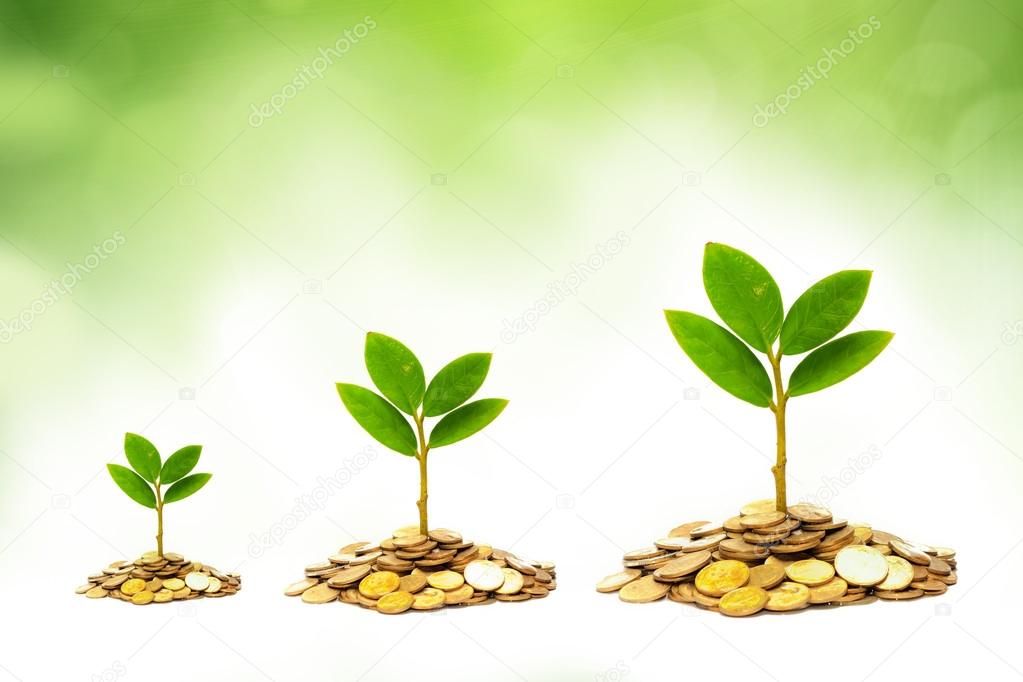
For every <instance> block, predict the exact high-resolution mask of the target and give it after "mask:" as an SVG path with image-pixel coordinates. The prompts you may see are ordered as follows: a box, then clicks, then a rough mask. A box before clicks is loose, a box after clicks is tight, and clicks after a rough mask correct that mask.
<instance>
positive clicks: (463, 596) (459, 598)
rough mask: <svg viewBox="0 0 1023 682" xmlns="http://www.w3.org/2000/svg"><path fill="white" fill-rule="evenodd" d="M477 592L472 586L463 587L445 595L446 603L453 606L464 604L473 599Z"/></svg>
mask: <svg viewBox="0 0 1023 682" xmlns="http://www.w3.org/2000/svg"><path fill="white" fill-rule="evenodd" d="M474 591H475V590H473V589H472V585H462V586H461V587H458V588H456V589H454V590H451V591H450V592H445V593H444V603H445V604H447V605H449V606H453V605H455V604H462V603H464V602H466V601H468V600H469V598H470V597H472V594H473V592H474Z"/></svg>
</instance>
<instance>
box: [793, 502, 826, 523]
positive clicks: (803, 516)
mask: <svg viewBox="0 0 1023 682" xmlns="http://www.w3.org/2000/svg"><path fill="white" fill-rule="evenodd" d="M789 516H791V517H792V518H794V519H798V520H800V521H802V522H803V523H810V524H814V523H828V522H829V521H831V512H830V511H828V510H827V509H825V508H824V507H818V506H817V505H815V504H794V505H792V506H791V507H789Z"/></svg>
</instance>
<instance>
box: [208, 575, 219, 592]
mask: <svg viewBox="0 0 1023 682" xmlns="http://www.w3.org/2000/svg"><path fill="white" fill-rule="evenodd" d="M221 587H223V583H221V582H220V578H214V577H210V580H209V584H208V585H207V586H206V590H205V592H206V594H216V593H217V592H220V588H221Z"/></svg>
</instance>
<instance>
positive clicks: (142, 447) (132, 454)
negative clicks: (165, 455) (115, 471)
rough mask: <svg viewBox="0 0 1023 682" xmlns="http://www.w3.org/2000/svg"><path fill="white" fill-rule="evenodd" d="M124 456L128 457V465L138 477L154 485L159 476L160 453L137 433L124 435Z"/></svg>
mask: <svg viewBox="0 0 1023 682" xmlns="http://www.w3.org/2000/svg"><path fill="white" fill-rule="evenodd" d="M124 454H125V455H126V456H127V457H128V464H130V465H131V468H132V469H134V470H135V471H136V472H138V474H139V476H141V477H142V478H144V479H146V480H147V481H149V482H150V483H156V479H157V478H159V476H160V453H159V452H158V451H157V450H156V446H155V445H153V444H152V443H150V442H149V441H148V440H146V439H145V438H143V437H142V436H140V435H138V434H137V433H126V434H124Z"/></svg>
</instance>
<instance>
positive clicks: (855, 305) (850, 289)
mask: <svg viewBox="0 0 1023 682" xmlns="http://www.w3.org/2000/svg"><path fill="white" fill-rule="evenodd" d="M870 276H871V272H870V270H842V271H841V272H836V273H835V274H833V275H829V276H828V277H825V278H824V279H822V280H821V281H819V282H817V283H816V284H814V285H813V286H812V287H810V288H809V289H807V290H806V291H805V292H803V295H802V296H800V297H799V298H797V299H796V302H795V303H793V304H792V307H791V308H789V314H788V315H786V316H785V322H784V323H783V324H782V326H781V346H780V348H781V352H782V353H783V354H785V355H799V354H800V353H805V352H807V351H809V350H813V349H814V348H816V347H817V346H819V345H821V344H822V343H824V342H825V341H829V340H831V339H832V338H834V337H835V335H836V334H838V333H839V332H840V331H842V330H843V329H845V328H846V327H848V326H849V323H850V322H852V321H853V318H854V317H856V313H858V312H860V308H862V307H863V301H864V299H866V298H867V290H868V289H869V288H870Z"/></svg>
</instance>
